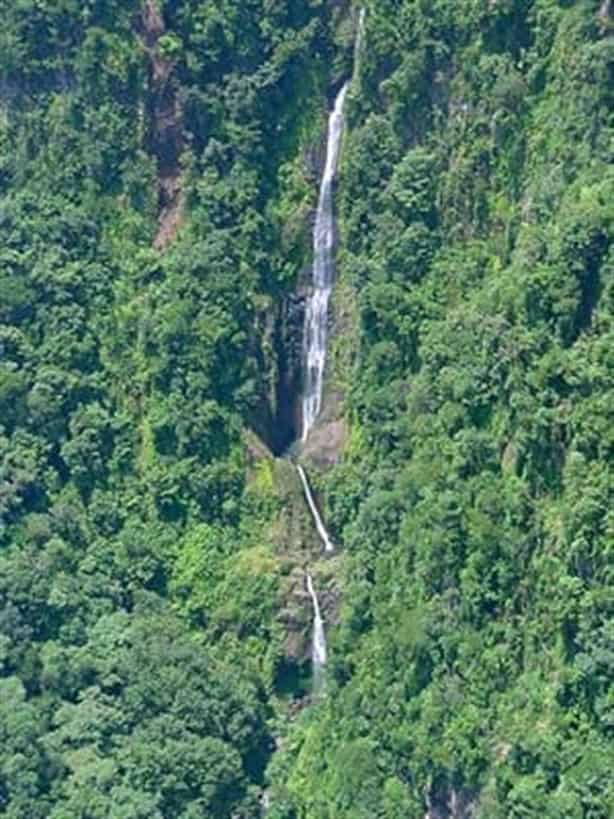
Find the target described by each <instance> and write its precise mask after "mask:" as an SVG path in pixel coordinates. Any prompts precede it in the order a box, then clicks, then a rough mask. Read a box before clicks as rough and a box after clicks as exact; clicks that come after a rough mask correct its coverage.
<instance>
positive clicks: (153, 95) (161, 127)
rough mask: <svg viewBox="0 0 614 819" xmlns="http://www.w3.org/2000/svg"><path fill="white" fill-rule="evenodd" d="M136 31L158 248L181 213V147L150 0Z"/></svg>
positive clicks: (171, 82)
mask: <svg viewBox="0 0 614 819" xmlns="http://www.w3.org/2000/svg"><path fill="white" fill-rule="evenodd" d="M136 28H137V31H138V33H139V36H140V38H141V42H142V43H143V47H144V48H145V51H146V53H147V56H148V58H149V65H148V89H147V90H148V93H147V124H148V133H147V149H148V151H149V152H150V153H151V154H153V155H154V156H155V157H156V161H157V165H158V230H157V233H156V237H155V239H154V247H156V248H158V249H162V248H164V247H165V246H166V245H167V244H168V243H169V242H170V241H172V239H173V238H174V237H175V235H176V233H177V230H178V229H179V226H180V224H181V219H182V213H183V196H182V195H181V189H180V162H179V158H180V155H181V150H182V147H183V134H182V130H183V129H182V111H181V105H180V103H179V94H178V92H177V85H176V82H175V76H174V68H175V63H174V61H173V60H171V59H169V58H168V57H167V56H165V55H164V54H163V53H162V51H161V49H160V46H159V41H160V39H161V37H162V36H163V35H164V33H165V25H164V18H163V17H162V15H161V13H160V11H159V9H158V7H157V5H156V3H155V2H154V0H146V2H145V3H144V4H143V7H142V10H141V14H140V16H139V18H138V19H137V22H136Z"/></svg>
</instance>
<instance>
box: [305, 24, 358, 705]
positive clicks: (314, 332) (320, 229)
mask: <svg viewBox="0 0 614 819" xmlns="http://www.w3.org/2000/svg"><path fill="white" fill-rule="evenodd" d="M364 28H365V10H364V9H361V11H360V15H359V17H358V28H357V34H356V45H355V50H354V60H355V69H356V66H357V64H358V63H357V60H358V57H359V52H360V48H361V43H362V39H363V37H364ZM355 73H356V70H355ZM349 87H350V81H348V82H346V83H345V85H344V86H343V88H342V89H341V91H339V93H338V94H337V98H336V100H335V105H334V107H333V110H332V111H331V113H330V116H329V119H328V141H327V145H326V164H325V166H324V174H323V176H322V182H321V184H320V194H319V197H318V209H317V212H316V222H315V228H314V231H313V291H312V293H311V296H310V297H309V298H308V300H307V306H306V309H305V327H304V332H303V355H304V358H305V367H306V370H305V384H304V392H303V431H302V440H303V442H304V441H306V440H307V436H308V435H309V432H310V430H311V428H312V427H313V425H314V423H315V420H316V418H317V417H318V415H319V413H320V409H321V407H322V388H323V384H324V368H325V365H326V343H327V340H328V304H329V301H330V295H331V291H332V288H333V278H334V272H335V271H334V264H335V259H334V251H335V216H334V209H333V204H334V200H333V193H334V185H335V177H336V175H337V166H338V164H339V153H340V150H341V138H342V136H343V126H344V117H343V106H344V103H345V97H346V95H347V92H348V88H349ZM297 470H298V473H299V475H300V478H301V483H302V484H303V491H304V493H305V498H306V499H307V504H308V506H309V509H310V511H311V514H312V517H313V520H314V523H315V525H316V529H317V530H318V534H319V536H320V539H321V540H322V543H323V544H324V549H325V551H326V552H333V551H334V546H333V544H332V542H331V539H330V537H329V535H328V532H327V531H326V527H325V526H324V523H323V522H322V518H321V516H320V513H319V511H318V507H317V506H316V504H315V501H314V498H313V494H312V492H311V488H310V486H309V481H308V480H307V475H306V474H305V470H304V469H303V467H302V466H300V465H299V464H297ZM307 590H308V591H309V594H310V595H311V601H312V603H313V638H312V643H311V661H312V665H313V690H314V693H315V694H316V695H317V694H320V693H321V692H322V691H323V690H324V683H325V674H324V672H325V666H326V633H325V631H324V622H323V620H322V615H321V613H320V604H319V602H318V596H317V594H316V592H315V589H314V587H313V581H312V579H311V575H310V574H308V575H307Z"/></svg>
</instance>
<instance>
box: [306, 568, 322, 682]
mask: <svg viewBox="0 0 614 819" xmlns="http://www.w3.org/2000/svg"><path fill="white" fill-rule="evenodd" d="M307 591H308V592H309V594H310V595H311V601H312V603H313V640H312V642H311V662H312V666H313V690H314V693H315V694H319V693H321V692H322V690H323V688H324V667H325V665H326V634H325V633H324V622H323V621H322V615H321V613H320V604H319V603H318V596H317V594H316V592H315V589H314V588H313V581H312V579H311V575H310V574H308V575H307Z"/></svg>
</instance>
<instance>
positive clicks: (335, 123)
mask: <svg viewBox="0 0 614 819" xmlns="http://www.w3.org/2000/svg"><path fill="white" fill-rule="evenodd" d="M348 88H349V82H347V83H346V84H345V85H344V86H343V88H342V89H341V91H340V92H339V94H338V95H337V99H336V100H335V105H334V108H333V110H332V112H331V114H330V117H329V119H328V141H327V147H326V165H325V167H324V174H323V176H322V183H321V185H320V195H319V198H318V210H317V212H316V223H315V228H314V232H313V271H312V276H313V291H312V293H311V296H310V297H309V298H308V300H307V307H306V310H305V328H304V332H303V354H304V357H305V365H306V370H305V386H304V394H303V436H302V438H303V441H306V440H307V436H308V435H309V431H310V430H311V428H312V426H313V424H314V422H315V420H316V418H317V416H318V414H319V412H320V408H321V406H322V386H323V382H324V366H325V364H326V342H327V337H328V303H329V301H330V294H331V290H332V286H333V273H334V247H335V219H334V215H333V187H334V183H335V176H336V174H337V165H338V162H339V151H340V148H341V137H342V134H343V122H344V120H343V104H344V102H345V96H346V94H347V90H348Z"/></svg>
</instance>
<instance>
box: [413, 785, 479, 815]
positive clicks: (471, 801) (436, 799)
mask: <svg viewBox="0 0 614 819" xmlns="http://www.w3.org/2000/svg"><path fill="white" fill-rule="evenodd" d="M427 804H428V811H427V813H426V814H425V816H424V819H472V817H473V815H474V810H473V808H474V806H475V794H472V793H470V792H468V791H465V790H456V789H455V788H445V789H442V790H440V791H435V792H434V793H431V794H429V795H428V797H427Z"/></svg>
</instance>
